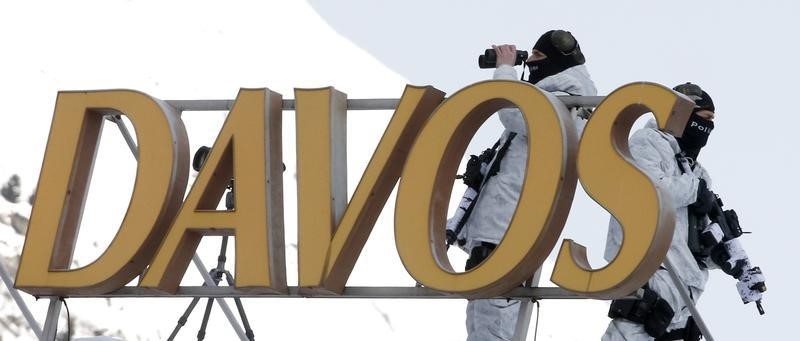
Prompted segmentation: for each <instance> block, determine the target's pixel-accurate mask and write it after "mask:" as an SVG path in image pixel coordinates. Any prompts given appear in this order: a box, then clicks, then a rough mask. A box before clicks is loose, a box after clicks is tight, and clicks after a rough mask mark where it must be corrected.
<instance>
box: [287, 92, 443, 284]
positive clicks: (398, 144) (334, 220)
mask: <svg viewBox="0 0 800 341" xmlns="http://www.w3.org/2000/svg"><path fill="white" fill-rule="evenodd" d="M295 98H296V100H297V102H296V103H297V168H298V170H297V187H298V189H297V192H298V193H297V194H298V197H299V202H298V209H297V211H298V212H297V213H298V249H299V261H298V264H299V266H298V267H299V270H298V271H299V282H300V287H302V288H304V290H307V291H316V290H319V291H328V292H336V293H341V292H342V290H343V289H344V286H345V283H346V282H347V278H348V277H349V276H350V272H351V271H352V270H353V266H354V265H355V262H356V259H357V258H358V255H359V254H360V253H361V249H362V248H363V247H364V243H365V242H366V241H367V237H368V236H369V234H370V232H371V231H372V227H373V226H374V224H375V221H376V220H377V219H378V215H379V214H380V211H381V209H383V205H384V204H385V203H386V200H387V199H388V197H389V195H390V194H391V192H392V188H394V185H395V184H396V183H397V179H398V177H399V176H400V170H401V167H402V165H403V163H404V162H405V159H406V155H407V154H408V147H407V146H409V145H411V143H412V142H413V140H414V138H415V137H416V136H417V133H418V132H419V129H420V127H421V126H422V124H423V123H424V122H425V120H427V119H428V117H429V116H430V113H431V112H432V111H433V110H434V108H435V107H436V105H438V104H439V103H440V102H441V101H442V99H443V98H444V93H442V92H441V91H439V90H436V89H435V88H433V87H421V88H420V87H412V86H408V87H406V90H405V92H404V93H403V97H402V98H401V100H400V103H399V104H398V107H397V110H396V111H395V113H394V116H392V120H391V121H390V122H389V126H388V127H387V128H386V131H385V132H384V133H383V137H382V138H381V141H380V142H379V144H378V147H377V148H376V149H375V153H374V154H373V155H372V159H371V160H370V162H369V164H368V165H367V168H366V169H365V171H364V174H363V175H362V177H361V181H360V182H359V184H358V187H356V190H355V193H353V198H352V199H351V200H350V202H349V204H348V203H347V172H346V169H345V166H346V161H347V160H346V154H345V140H346V139H345V133H346V129H345V128H346V124H345V123H346V121H345V120H346V100H347V98H346V96H345V95H344V94H343V93H341V92H338V91H336V90H334V89H333V88H325V89H315V90H301V89H298V90H296V91H295ZM345 205H346V209H345Z"/></svg>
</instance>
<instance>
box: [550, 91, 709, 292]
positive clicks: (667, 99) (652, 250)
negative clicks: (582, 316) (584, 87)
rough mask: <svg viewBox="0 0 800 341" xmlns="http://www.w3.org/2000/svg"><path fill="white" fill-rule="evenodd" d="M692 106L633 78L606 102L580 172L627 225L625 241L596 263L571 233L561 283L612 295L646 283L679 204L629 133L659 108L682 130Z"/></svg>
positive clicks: (670, 128)
mask: <svg viewBox="0 0 800 341" xmlns="http://www.w3.org/2000/svg"><path fill="white" fill-rule="evenodd" d="M692 106H693V103H692V102H691V101H689V100H687V99H685V98H684V97H681V96H679V95H678V94H677V93H675V92H674V91H671V90H670V89H668V88H665V87H663V86H661V85H658V84H654V83H645V82H642V83H632V84H628V85H625V86H623V87H621V88H619V89H617V90H615V91H614V92H613V93H611V94H610V95H608V96H607V97H606V98H605V100H604V101H603V102H602V103H600V105H599V106H598V108H597V110H595V112H594V114H593V115H592V119H591V120H589V123H588V124H587V125H586V128H585V130H584V132H583V137H582V138H581V143H580V148H579V150H578V162H577V163H578V174H579V175H580V179H581V184H582V185H583V187H584V189H586V192H587V193H588V194H589V196H591V197H592V198H593V199H594V200H595V201H597V202H598V203H600V205H602V206H603V207H605V208H606V209H607V210H608V211H609V212H610V213H611V214H612V215H613V216H614V217H615V218H616V219H617V220H618V221H619V222H620V224H621V225H622V229H623V235H624V238H623V243H622V246H621V248H620V250H619V253H618V254H617V256H616V258H615V259H614V260H613V261H612V262H610V263H609V264H608V265H607V266H605V267H603V268H601V269H592V268H591V266H589V261H588V260H587V258H586V249H585V248H584V247H583V246H582V245H580V244H578V243H575V242H574V241H572V240H569V239H567V240H564V242H563V243H562V244H561V250H560V251H559V255H558V259H557V261H556V265H555V269H554V270H553V275H552V277H551V280H552V281H553V282H554V283H556V284H558V285H559V286H560V287H562V288H564V289H567V290H570V291H574V292H577V293H582V294H585V295H588V296H591V297H595V298H600V299H611V298H616V297H620V296H625V295H628V294H630V293H632V292H634V291H635V290H636V289H638V288H640V287H642V286H643V285H644V283H645V282H646V281H647V279H648V278H650V276H652V275H653V273H654V272H655V271H656V270H657V269H658V266H659V264H661V260H662V259H663V258H664V256H665V255H666V253H667V250H668V249H669V245H670V241H671V240H672V233H673V231H674V228H675V211H674V209H673V207H672V206H671V204H670V202H669V200H665V199H666V198H667V196H668V194H667V193H665V192H664V191H663V190H661V189H660V188H659V187H658V186H657V185H656V184H655V183H654V182H653V181H652V180H651V179H650V178H649V177H648V176H647V175H646V174H645V173H644V172H642V171H641V170H639V168H637V167H636V164H635V163H634V161H633V158H632V156H631V153H630V150H629V149H628V134H629V133H630V130H631V127H632V125H633V123H634V121H636V119H637V118H638V117H639V116H641V115H643V114H645V113H647V112H652V113H653V114H654V115H655V117H656V120H657V121H658V125H659V127H660V128H661V129H662V130H665V131H667V132H670V133H672V134H673V135H676V136H680V134H681V133H682V132H683V127H684V125H685V124H686V121H687V119H688V118H689V114H690V113H691V108H692ZM597 226H603V228H605V227H606V225H605V224H599V223H598V224H597Z"/></svg>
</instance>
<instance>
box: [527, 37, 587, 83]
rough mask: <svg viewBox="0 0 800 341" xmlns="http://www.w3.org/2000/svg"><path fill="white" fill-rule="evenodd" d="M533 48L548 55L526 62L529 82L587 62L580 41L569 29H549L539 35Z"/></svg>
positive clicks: (537, 80)
mask: <svg viewBox="0 0 800 341" xmlns="http://www.w3.org/2000/svg"><path fill="white" fill-rule="evenodd" d="M533 48H534V49H536V50H538V51H539V52H542V53H544V54H545V55H547V58H545V59H541V60H536V61H532V62H527V63H525V64H526V65H528V70H530V76H529V77H528V82H530V83H531V84H536V83H538V82H539V81H540V80H542V79H544V78H546V77H548V76H552V75H555V74H557V73H559V72H561V71H564V70H566V69H569V68H571V67H573V66H576V65H581V64H583V63H585V62H586V59H585V58H584V56H583V53H581V47H580V45H579V44H578V41H577V40H576V39H575V37H573V36H572V34H571V33H569V32H567V31H562V30H551V31H547V32H546V33H545V34H543V35H542V36H541V37H539V40H537V41H536V44H534V45H533Z"/></svg>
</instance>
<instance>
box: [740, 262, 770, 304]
mask: <svg viewBox="0 0 800 341" xmlns="http://www.w3.org/2000/svg"><path fill="white" fill-rule="evenodd" d="M765 281H766V279H765V278H764V274H763V273H761V269H760V268H759V267H757V266H756V267H753V268H749V269H747V270H745V271H744V272H743V273H742V275H741V276H740V277H739V282H737V283H736V289H738V290H739V296H741V297H742V302H744V303H750V302H755V301H758V300H760V299H761V293H763V292H765V291H767V285H766V284H765Z"/></svg>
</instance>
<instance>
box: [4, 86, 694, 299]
mask: <svg viewBox="0 0 800 341" xmlns="http://www.w3.org/2000/svg"><path fill="white" fill-rule="evenodd" d="M346 99H347V98H346V95H345V94H343V93H341V92H338V91H336V90H335V89H333V88H323V89H296V90H295V103H296V107H295V109H296V122H297V133H296V136H297V160H298V161H297V183H298V184H297V186H298V189H297V190H298V197H299V199H298V248H299V256H298V257H299V261H298V264H299V265H298V271H299V274H298V278H299V283H298V286H299V287H300V288H302V290H305V291H306V292H308V293H311V294H313V293H314V292H326V293H341V292H342V291H343V290H344V288H345V284H346V282H347V279H348V277H349V275H350V273H351V271H352V269H353V266H354V264H355V262H356V259H357V258H358V256H359V254H360V252H361V250H362V248H363V246H364V243H365V242H366V240H367V238H368V236H369V234H370V232H371V230H372V228H373V226H374V224H375V221H376V219H377V217H378V214H379V213H380V212H381V210H383V208H384V205H385V203H386V200H387V198H388V197H389V195H390V193H391V191H392V189H393V188H394V186H395V184H396V183H397V181H398V180H399V181H400V186H399V191H398V194H397V205H396V207H395V226H394V229H395V237H396V244H397V251H398V252H399V254H400V258H401V259H402V262H403V264H404V266H405V268H406V269H407V271H408V272H409V273H410V274H411V276H412V277H414V279H416V280H417V281H418V282H420V283H421V284H423V285H424V286H426V287H429V288H432V289H435V290H438V291H442V292H446V293H452V294H456V295H461V296H464V297H470V298H475V297H491V296H496V295H501V294H503V293H506V292H508V291H509V290H511V289H512V288H514V287H516V286H518V285H519V283H521V282H522V281H524V280H525V279H527V278H530V277H531V275H532V274H533V273H534V272H535V270H536V269H538V268H539V267H540V266H541V264H542V262H543V261H544V260H545V258H546V257H547V255H548V254H549V253H550V252H551V251H552V249H553V248H554V247H555V245H556V242H557V241H558V236H559V234H560V233H561V230H562V228H563V226H564V224H565V221H566V218H567V215H568V213H569V209H570V206H571V202H572V199H573V195H574V192H575V188H576V187H575V186H576V184H577V180H578V178H580V179H581V183H582V185H583V186H584V187H585V189H586V191H587V192H588V193H589V194H590V196H591V197H592V198H593V199H594V200H595V201H597V202H598V203H599V204H600V205H602V206H603V207H604V208H605V209H607V210H608V211H609V212H610V213H611V214H613V215H614V216H615V217H616V218H617V219H618V220H619V221H620V222H621V223H622V226H623V230H624V236H625V240H624V243H623V245H622V248H621V250H620V251H619V254H618V256H617V257H616V258H615V259H614V260H613V261H612V262H610V263H609V264H608V265H607V266H605V267H603V268H600V269H593V268H591V267H590V266H589V263H588V261H587V259H586V250H585V248H584V247H583V246H581V245H579V244H577V243H575V242H573V241H571V240H564V241H563V242H562V244H561V248H560V251H559V255H558V260H557V263H556V266H555V269H554V272H553V275H552V278H551V279H552V281H553V282H555V283H556V284H558V285H559V286H560V287H562V288H564V289H567V290H569V291H572V292H576V293H579V294H582V295H586V296H589V297H595V298H613V297H619V296H624V295H627V294H629V293H631V292H633V291H635V290H636V289H637V288H639V287H641V286H642V285H643V284H644V283H645V281H646V280H647V279H648V278H649V277H650V276H651V275H652V273H653V272H654V271H655V270H656V269H657V268H658V266H659V264H660V263H661V261H662V259H663V257H664V256H665V254H666V252H667V249H668V247H669V243H670V239H671V238H672V233H673V228H674V210H673V208H672V207H670V204H669V200H667V197H666V194H665V193H663V192H662V191H661V190H659V188H658V186H657V185H656V184H655V183H654V182H653V181H651V180H650V179H649V178H648V177H647V176H646V175H645V174H644V173H643V172H642V171H640V170H639V169H638V168H636V166H635V165H634V164H633V162H632V159H631V156H630V153H629V150H628V144H627V138H628V134H629V132H630V130H631V127H632V125H633V122H634V121H635V120H636V118H638V117H639V116H641V115H642V114H645V113H647V112H652V113H653V114H654V115H655V117H656V120H657V121H658V124H659V127H660V128H661V129H663V130H665V131H669V132H670V133H672V134H674V135H680V134H681V133H682V129H683V127H684V126H685V123H686V121H687V119H688V116H689V113H690V112H691V107H692V102H691V101H689V100H688V99H686V98H685V97H683V96H681V95H679V94H677V93H676V92H674V91H672V90H670V89H668V88H666V87H663V86H661V85H658V84H653V83H633V84H628V85H625V86H623V87H620V88H619V89H617V90H615V91H614V92H613V93H611V94H610V95H608V96H607V97H606V98H605V99H604V100H603V102H602V103H601V104H600V105H599V106H598V107H597V109H596V110H595V112H594V114H593V116H592V118H591V120H590V121H589V122H588V124H587V126H586V128H585V130H584V133H583V135H582V136H581V138H580V141H579V140H578V136H577V134H576V130H575V127H574V126H573V125H574V123H573V120H572V119H571V118H570V115H569V111H568V109H567V108H566V107H565V106H564V104H563V103H562V102H561V101H559V100H558V99H557V98H556V97H554V96H553V95H551V94H549V93H546V92H543V91H541V90H539V89H538V88H536V87H534V86H532V85H530V84H527V83H524V82H515V81H485V82H480V83H476V84H473V85H471V86H468V87H466V88H464V89H462V90H460V91H458V92H457V93H455V94H453V95H452V96H450V97H449V98H447V99H445V97H444V93H443V92H441V91H439V90H437V89H435V88H433V87H414V86H408V87H406V89H405V91H404V93H403V95H402V97H401V99H400V101H399V104H398V106H397V109H396V111H395V112H394V115H393V116H392V119H391V121H390V123H389V124H388V126H387V127H386V130H385V132H384V134H383V137H382V138H381V140H380V142H379V144H378V146H377V147H376V149H375V152H374V154H373V155H372V159H371V160H370V162H369V164H368V165H367V167H366V170H365V171H364V174H363V175H362V177H361V180H360V182H359V184H358V186H357V188H356V190H355V193H354V194H353V196H352V198H350V200H349V202H348V200H347V191H346V186H345V184H346V182H345V176H346V166H345V153H344V149H345V127H346V124H345V120H346V114H347V108H346ZM281 103H282V96H281V94H278V93H275V92H272V91H270V90H268V89H242V90H241V91H240V93H239V95H238V97H237V98H236V101H235V103H234V105H233V107H232V109H231V111H230V114H229V115H228V118H227V120H226V121H225V123H224V125H223V127H222V129H221V130H220V132H219V135H218V137H217V139H216V142H215V143H214V145H213V147H212V151H211V153H210V155H209V156H208V159H207V161H206V163H205V166H204V167H203V168H202V169H201V171H200V173H199V174H198V176H197V179H196V182H195V184H194V186H193V187H192V188H191V190H190V192H189V194H188V196H186V198H185V200H183V198H184V191H185V188H186V184H187V179H188V176H189V169H188V167H189V164H190V162H189V147H188V140H187V136H186V131H185V128H184V125H183V122H182V121H181V118H180V115H179V113H178V112H176V111H175V109H173V108H172V107H171V106H169V105H167V104H166V103H165V102H163V101H161V100H158V99H155V98H153V97H150V96H148V95H146V94H144V93H141V92H137V91H131V90H107V91H77V92H60V93H59V94H58V99H57V101H56V106H55V113H54V116H53V122H52V128H51V131H50V137H49V141H48V144H47V150H46V153H45V157H44V161H43V165H42V172H41V176H40V180H39V185H38V193H37V197H36V203H35V205H34V207H33V211H32V214H31V221H30V227H29V229H28V233H27V238H26V240H25V246H24V250H23V253H22V258H21V261H20V266H19V271H18V274H17V279H16V286H17V287H18V288H21V289H22V290H25V291H26V292H28V293H31V294H33V295H70V294H102V293H108V292H111V291H114V290H116V289H119V288H121V287H123V286H124V285H125V284H126V283H128V282H129V281H131V280H132V279H133V278H135V277H136V276H139V275H142V277H141V281H140V283H139V286H140V287H143V288H150V289H154V290H159V291H163V292H175V291H176V290H177V289H178V286H179V283H180V280H181V278H182V277H183V274H184V272H185V271H186V268H187V266H188V264H189V262H190V260H191V258H192V255H193V253H194V252H195V250H196V248H197V246H198V244H199V242H200V239H201V238H202V237H203V236H212V235H230V236H234V237H235V238H236V282H235V286H236V288H237V289H239V290H245V291H247V292H249V293H263V294H265V295H269V294H276V293H285V292H286V291H287V288H288V286H287V283H286V276H285V275H286V266H285V259H284V257H285V255H284V249H283V246H284V238H283V236H284V232H283V193H282V188H283V180H282V168H281V167H282V155H281V144H282V136H281V115H282V108H281ZM508 106H517V107H519V108H520V109H521V111H522V112H523V114H524V117H525V120H526V122H527V127H528V131H529V132H531V134H530V138H529V139H528V147H529V151H530V153H529V157H528V161H527V173H526V174H527V175H526V177H525V182H524V184H523V186H522V192H521V195H520V198H519V204H518V206H517V209H516V213H515V215H514V217H513V219H512V221H511V225H510V226H509V229H508V232H507V233H506V236H505V238H504V239H503V240H502V242H501V243H500V244H499V246H498V247H497V249H496V250H495V252H494V253H493V254H492V255H491V256H490V257H489V258H488V259H487V260H486V261H485V262H484V263H483V264H481V265H480V266H478V267H476V268H475V269H472V270H471V271H467V272H456V271H454V270H453V268H452V266H451V265H450V262H449V260H448V258H447V256H446V252H445V248H444V246H445V241H444V232H443V226H444V225H445V219H446V214H447V205H448V203H449V196H450V193H451V190H452V186H453V180H452V179H453V177H454V175H455V174H456V172H457V168H458V165H459V161H460V160H461V157H462V155H463V154H464V151H465V149H466V147H467V144H468V142H469V140H470V139H471V137H472V135H473V134H474V133H475V131H476V130H477V129H478V127H479V126H480V124H481V123H482V122H483V121H484V120H485V119H486V118H487V117H489V116H490V115H492V114H493V113H494V112H496V111H497V110H498V109H500V108H503V107H508ZM109 110H113V111H118V112H121V113H123V114H124V115H126V116H127V117H128V118H129V119H130V121H131V122H132V123H133V125H134V127H135V129H136V134H137V140H138V144H139V151H138V168H137V173H136V181H135V186H134V189H133V194H132V196H131V198H130V204H129V207H128V211H127V213H126V215H125V217H124V219H123V221H122V223H121V225H120V227H119V231H118V232H117V234H116V237H115V238H114V239H113V241H112V242H111V243H110V245H109V246H108V249H107V250H105V252H104V253H103V254H102V255H101V256H100V257H99V258H98V259H97V260H96V261H95V262H93V263H91V264H89V265H87V266H85V267H82V268H77V269H69V263H70V260H71V258H72V254H73V251H74V247H75V242H76V238H77V235H78V230H79V228H80V226H79V225H80V224H79V222H80V217H81V214H82V211H83V206H84V201H85V198H86V194H87V188H88V184H89V179H90V177H91V174H92V165H93V162H94V158H95V154H96V150H97V146H98V142H99V133H100V128H101V125H102V120H103V113H104V112H108V111H109ZM231 177H233V178H235V179H236V197H235V202H236V203H235V207H236V208H235V209H234V210H224V211H220V210H217V209H216V207H217V204H218V203H219V200H220V198H221V196H222V195H223V194H224V193H223V192H224V190H225V185H226V183H227V181H228V180H229V179H230V178H231ZM632 203H633V204H632Z"/></svg>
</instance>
